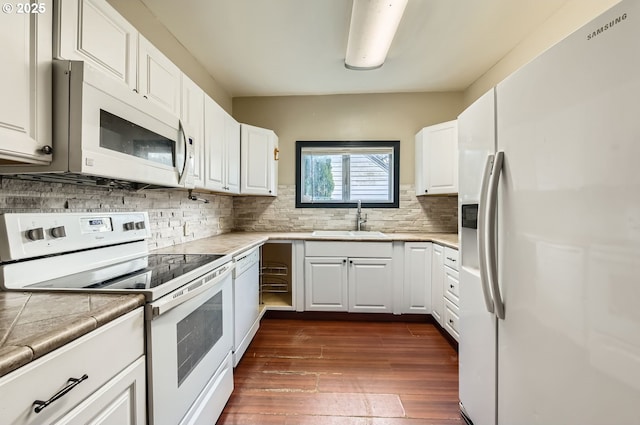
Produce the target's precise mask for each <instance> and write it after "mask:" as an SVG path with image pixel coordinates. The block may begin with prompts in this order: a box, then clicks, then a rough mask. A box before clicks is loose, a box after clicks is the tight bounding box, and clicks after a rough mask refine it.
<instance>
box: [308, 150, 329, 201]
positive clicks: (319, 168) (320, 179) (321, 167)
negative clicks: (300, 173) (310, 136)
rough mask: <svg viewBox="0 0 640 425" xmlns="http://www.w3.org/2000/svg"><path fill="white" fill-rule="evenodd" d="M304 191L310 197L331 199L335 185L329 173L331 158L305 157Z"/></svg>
mask: <svg viewBox="0 0 640 425" xmlns="http://www.w3.org/2000/svg"><path fill="white" fill-rule="evenodd" d="M304 167H305V179H304V193H305V195H307V196H309V197H311V199H331V194H332V193H333V189H334V187H335V183H334V182H333V174H332V173H331V159H330V158H322V157H312V156H309V157H306V158H305V164H304Z"/></svg>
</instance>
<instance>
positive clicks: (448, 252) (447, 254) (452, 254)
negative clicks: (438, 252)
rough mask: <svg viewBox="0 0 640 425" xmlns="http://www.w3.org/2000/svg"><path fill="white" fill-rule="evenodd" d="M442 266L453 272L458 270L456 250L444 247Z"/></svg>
mask: <svg viewBox="0 0 640 425" xmlns="http://www.w3.org/2000/svg"><path fill="white" fill-rule="evenodd" d="M444 265H445V266H447V267H451V268H452V269H453V270H458V250H457V249H453V248H449V247H448V246H445V247H444Z"/></svg>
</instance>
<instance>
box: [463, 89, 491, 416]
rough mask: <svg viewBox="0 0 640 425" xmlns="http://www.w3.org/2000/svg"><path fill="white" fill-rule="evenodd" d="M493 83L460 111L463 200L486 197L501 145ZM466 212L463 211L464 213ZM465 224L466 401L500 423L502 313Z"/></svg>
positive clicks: (466, 406) (468, 410) (469, 409)
mask: <svg viewBox="0 0 640 425" xmlns="http://www.w3.org/2000/svg"><path fill="white" fill-rule="evenodd" d="M494 99H495V98H494V91H493V89H491V90H490V91H489V92H487V93H486V94H484V95H483V96H482V97H480V98H479V99H478V100H476V101H475V102H474V103H473V104H472V105H471V106H469V107H468V108H467V109H466V110H465V111H464V112H463V113H462V114H460V116H459V117H458V152H459V169H460V175H459V180H458V181H459V194H458V200H459V204H460V209H462V205H469V204H478V214H480V213H481V211H483V209H484V205H479V204H480V203H481V199H480V191H481V181H482V177H483V173H484V169H485V164H486V160H487V157H488V156H489V155H491V154H493V153H494V150H495V109H494V107H495V105H494ZM459 216H460V217H462V216H463V214H462V213H461V214H459ZM479 230H480V229H478V228H473V226H469V227H465V226H461V227H460V321H459V326H460V340H459V345H458V349H459V380H460V386H459V391H460V403H461V408H462V409H463V410H464V412H465V414H466V415H467V416H468V417H469V418H470V419H471V420H472V421H473V423H474V425H495V423H496V360H495V359H496V344H497V343H496V319H495V316H494V315H493V314H492V313H490V312H489V311H488V309H487V304H486V303H485V299H484V294H483V290H482V283H481V281H480V276H481V273H480V259H479V250H478V232H479Z"/></svg>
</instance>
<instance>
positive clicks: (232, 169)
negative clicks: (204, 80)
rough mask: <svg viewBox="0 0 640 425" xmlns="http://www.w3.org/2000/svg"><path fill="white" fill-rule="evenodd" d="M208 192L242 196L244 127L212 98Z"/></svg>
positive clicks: (208, 118)
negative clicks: (241, 146)
mask: <svg viewBox="0 0 640 425" xmlns="http://www.w3.org/2000/svg"><path fill="white" fill-rule="evenodd" d="M205 155H206V158H207V164H206V178H205V182H204V188H205V189H208V190H212V191H215V192H223V193H232V194H238V193H240V124H239V123H238V122H237V121H236V120H235V119H234V118H233V117H232V116H231V115H229V114H228V113H227V112H226V111H225V110H224V109H222V107H221V106H220V105H218V104H217V103H216V102H215V101H214V100H213V99H211V98H210V97H208V96H207V97H206V100H205Z"/></svg>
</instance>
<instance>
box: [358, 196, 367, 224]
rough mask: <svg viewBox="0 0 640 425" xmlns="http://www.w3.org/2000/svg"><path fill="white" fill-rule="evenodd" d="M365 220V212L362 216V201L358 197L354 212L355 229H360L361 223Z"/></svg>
mask: <svg viewBox="0 0 640 425" xmlns="http://www.w3.org/2000/svg"><path fill="white" fill-rule="evenodd" d="M366 222H367V214H365V215H364V218H362V201H360V200H359V199H358V212H356V230H357V231H358V232H359V231H360V230H362V225H363V224H364V223H366Z"/></svg>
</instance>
